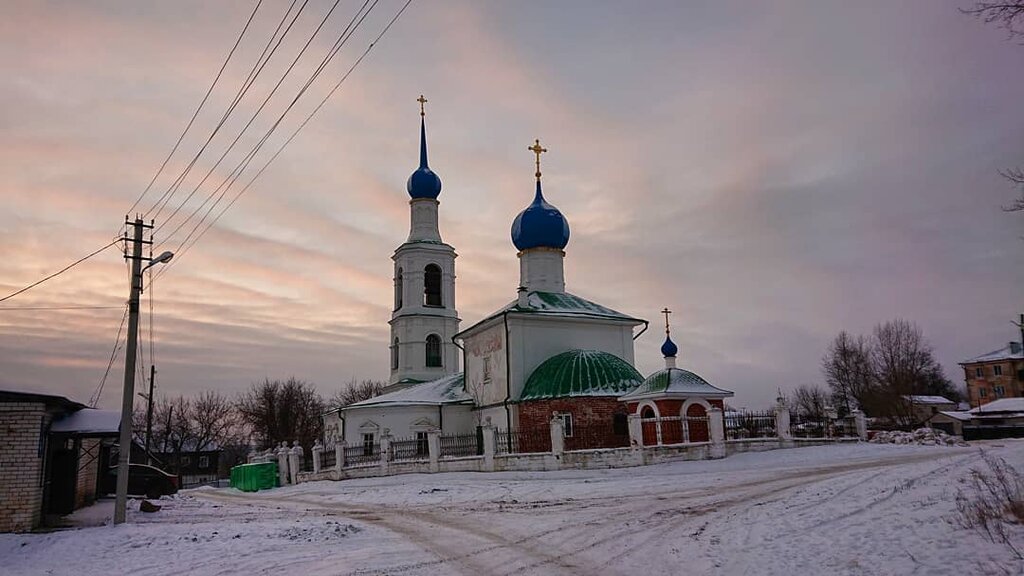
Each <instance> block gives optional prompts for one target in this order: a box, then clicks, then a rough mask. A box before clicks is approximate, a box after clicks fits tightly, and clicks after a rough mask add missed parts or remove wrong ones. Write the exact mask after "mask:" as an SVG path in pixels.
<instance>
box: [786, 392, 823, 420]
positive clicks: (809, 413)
mask: <svg viewBox="0 0 1024 576" xmlns="http://www.w3.org/2000/svg"><path fill="white" fill-rule="evenodd" d="M826 406H828V393H826V392H825V390H824V389H823V388H821V387H820V386H817V385H812V384H804V385H802V386H798V387H797V389H796V390H794V391H793V398H792V406H791V407H792V408H793V409H794V410H795V411H796V413H797V415H798V416H799V417H800V418H801V419H802V420H809V421H813V422H821V421H822V420H824V419H825V407H826Z"/></svg>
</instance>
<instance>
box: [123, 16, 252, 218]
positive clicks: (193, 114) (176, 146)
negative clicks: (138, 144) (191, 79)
mask: <svg viewBox="0 0 1024 576" xmlns="http://www.w3.org/2000/svg"><path fill="white" fill-rule="evenodd" d="M261 4H263V0H258V1H257V2H256V7H255V8H253V9H252V14H250V15H249V19H248V20H246V21H245V26H244V27H243V28H242V32H241V33H239V35H238V39H236V40H235V44H234V46H232V47H231V51H230V52H228V56H227V58H225V59H224V63H223V64H221V66H220V70H218V71H217V76H216V77H214V79H213V83H212V84H210V87H209V88H208V89H207V90H206V95H204V96H203V100H202V101H201V102H199V106H198V107H197V108H196V111H195V112H193V113H192V118H190V119H189V121H188V124H187V125H185V129H184V130H182V132H181V135H180V136H178V141H177V142H175V143H174V147H173V148H171V151H170V153H169V154H167V157H166V158H164V161H163V163H162V164H160V168H159V169H158V170H157V171H156V174H154V175H153V179H152V180H150V181H149V184H148V185H147V186H146V189H145V190H143V191H142V194H140V195H139V197H138V198H137V199H136V200H135V202H134V203H133V204H132V206H131V208H129V209H128V212H127V213H131V212H132V210H135V207H136V206H138V205H139V202H141V201H142V199H143V198H145V196H146V194H148V193H149V190H150V188H152V187H153V183H155V182H156V179H157V178H159V177H160V174H162V173H163V171H164V168H166V167H167V163H168V162H170V160H171V157H172V156H174V153H175V152H177V150H178V146H180V145H181V141H182V140H184V139H185V134H187V133H188V131H189V129H190V128H192V124H193V123H194V122H195V121H196V117H198V116H199V112H200V111H201V110H202V109H203V106H204V105H205V104H206V101H207V99H209V98H210V94H211V93H212V92H213V88H214V87H215V86H216V85H217V82H218V81H220V77H221V75H222V74H224V69H225V68H227V66H228V62H230V61H231V56H233V55H234V53H235V50H237V49H238V45H239V44H240V43H241V42H242V37H243V36H245V32H246V30H248V29H249V25H250V24H252V21H253V18H255V17H256V12H257V11H259V9H260V5H261Z"/></svg>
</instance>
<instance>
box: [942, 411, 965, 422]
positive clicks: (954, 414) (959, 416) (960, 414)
mask: <svg viewBox="0 0 1024 576" xmlns="http://www.w3.org/2000/svg"><path fill="white" fill-rule="evenodd" d="M939 414H942V415H943V416H949V417H950V418H953V419H956V420H960V421H963V422H966V421H968V420H970V419H971V413H970V412H964V411H962V410H940V411H939ZM933 418H934V417H933Z"/></svg>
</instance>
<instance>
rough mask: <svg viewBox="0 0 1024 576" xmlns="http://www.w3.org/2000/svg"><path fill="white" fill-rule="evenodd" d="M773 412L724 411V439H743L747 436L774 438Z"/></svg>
mask: <svg viewBox="0 0 1024 576" xmlns="http://www.w3.org/2000/svg"><path fill="white" fill-rule="evenodd" d="M777 436H778V431H777V430H776V429H775V412H773V411H771V410H764V411H761V412H750V411H742V412H738V411H730V412H726V413H725V438H726V440H744V439H747V438H775V437H777Z"/></svg>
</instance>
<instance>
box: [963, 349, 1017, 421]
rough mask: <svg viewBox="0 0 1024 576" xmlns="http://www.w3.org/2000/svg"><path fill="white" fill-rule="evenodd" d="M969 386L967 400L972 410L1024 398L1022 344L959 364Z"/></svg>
mask: <svg viewBox="0 0 1024 576" xmlns="http://www.w3.org/2000/svg"><path fill="white" fill-rule="evenodd" d="M960 365H961V366H963V369H964V380H965V381H966V382H967V400H968V402H970V404H971V406H972V407H978V406H982V405H984V404H987V403H989V402H992V401H995V400H999V399H1000V398H1021V397H1024V350H1022V348H1021V343H1020V342H1009V343H1008V344H1007V345H1006V346H1004V347H1002V348H1000V349H999V350H993V351H992V352H989V353H987V354H982V355H981V356H975V357H974V358H971V359H970V360H964V361H963V362H961V363H960Z"/></svg>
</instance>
